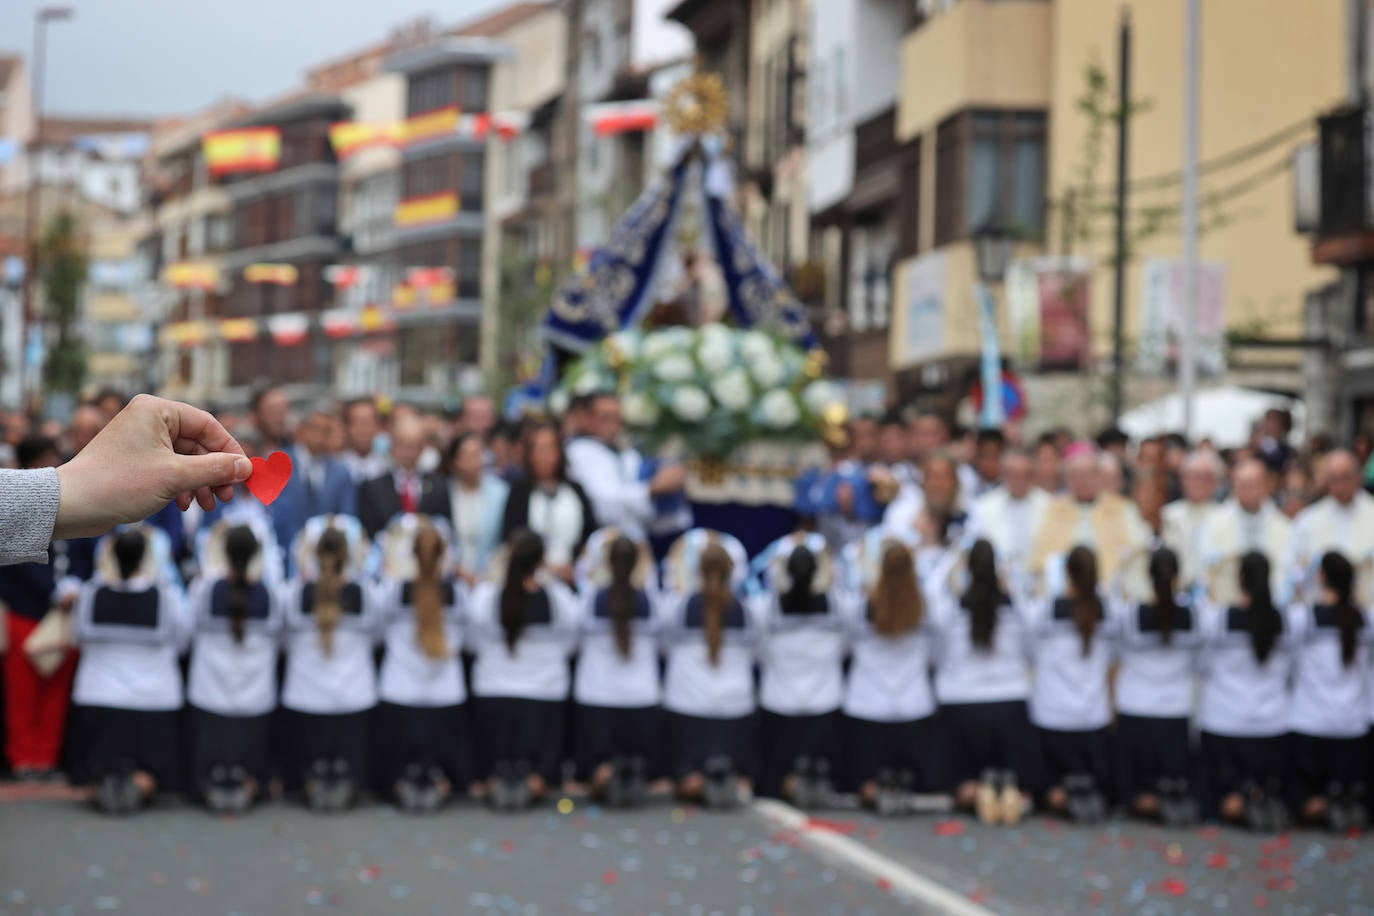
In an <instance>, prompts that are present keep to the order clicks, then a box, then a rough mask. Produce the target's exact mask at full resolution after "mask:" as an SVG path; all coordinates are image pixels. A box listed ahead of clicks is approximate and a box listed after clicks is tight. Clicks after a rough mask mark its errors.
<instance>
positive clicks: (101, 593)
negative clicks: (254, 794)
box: [72, 526, 190, 813]
mask: <svg viewBox="0 0 1374 916" xmlns="http://www.w3.org/2000/svg"><path fill="white" fill-rule="evenodd" d="M159 575H160V570H159V569H158V560H157V557H156V556H155V555H154V552H153V550H152V549H151V546H150V541H149V538H148V533H147V531H146V530H144V529H143V527H141V526H134V527H131V528H127V529H125V530H123V531H120V532H118V533H117V534H112V535H110V536H108V537H106V538H104V539H103V540H102V541H101V542H100V544H99V546H98V548H97V556H96V573H95V575H94V577H92V579H91V581H89V582H87V583H86V584H85V585H84V586H82V588H81V591H80V594H79V595H78V597H77V601H76V607H75V610H74V611H73V617H74V619H73V626H72V631H73V637H74V639H75V641H76V643H77V645H79V646H80V647H81V660H80V662H79V663H78V664H77V669H76V681H75V684H74V686H73V688H72V702H73V704H74V705H75V707H76V708H75V734H74V736H73V737H74V741H75V742H76V747H77V748H78V749H79V751H78V774H79V775H78V780H77V781H82V779H83V778H84V779H85V780H88V781H90V782H93V783H95V784H96V785H97V786H98V790H97V793H96V796H95V798H96V804H97V805H98V806H99V807H100V808H101V809H102V810H104V811H107V812H110V813H127V812H130V811H133V810H135V809H137V808H139V807H141V806H143V805H144V804H146V803H147V802H148V801H149V800H150V799H152V797H153V795H154V794H155V793H157V792H159V791H164V792H165V791H173V790H175V789H176V787H177V776H178V773H179V767H180V760H179V757H178V754H177V749H178V747H180V742H179V739H178V728H177V720H178V717H179V715H180V711H181V704H182V684H181V669H180V667H179V665H178V659H179V656H180V655H181V652H182V651H183V650H184V649H185V647H186V642H187V639H188V638H189V636H190V624H189V620H188V619H187V615H186V613H185V606H184V603H183V601H182V598H181V595H180V594H179V593H178V592H177V590H176V589H174V588H173V587H171V586H170V585H169V584H167V583H165V582H159V581H158V580H159Z"/></svg>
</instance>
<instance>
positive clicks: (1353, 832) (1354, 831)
mask: <svg viewBox="0 0 1374 916" xmlns="http://www.w3.org/2000/svg"><path fill="white" fill-rule="evenodd" d="M1345 836H1346V838H1347V839H1351V840H1358V839H1359V838H1360V828H1359V827H1350V828H1348V829H1347V830H1346V831H1345Z"/></svg>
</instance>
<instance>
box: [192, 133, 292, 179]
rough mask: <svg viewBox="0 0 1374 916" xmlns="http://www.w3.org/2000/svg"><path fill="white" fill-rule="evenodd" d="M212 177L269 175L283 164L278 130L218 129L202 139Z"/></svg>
mask: <svg viewBox="0 0 1374 916" xmlns="http://www.w3.org/2000/svg"><path fill="white" fill-rule="evenodd" d="M201 152H202V153H203V154H204V156H205V167H206V168H207V169H209V171H210V174H211V176H213V177H218V176H220V175H228V174H230V173H232V172H270V171H272V170H273V169H275V168H276V167H277V163H278V162H280V161H281V131H280V130H278V129H277V128H275V127H244V128H239V129H237V130H215V131H211V132H210V133H208V134H206V135H205V136H203V137H202V138H201Z"/></svg>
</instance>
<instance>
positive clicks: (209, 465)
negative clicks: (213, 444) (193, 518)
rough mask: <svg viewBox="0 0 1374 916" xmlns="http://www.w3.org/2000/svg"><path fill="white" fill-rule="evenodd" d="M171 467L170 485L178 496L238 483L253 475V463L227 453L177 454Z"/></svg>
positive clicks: (240, 456)
mask: <svg viewBox="0 0 1374 916" xmlns="http://www.w3.org/2000/svg"><path fill="white" fill-rule="evenodd" d="M172 468H173V470H172V486H173V488H174V489H175V490H176V492H178V493H186V492H189V491H194V490H198V489H200V488H201V487H225V486H229V485H230V484H235V483H240V482H242V481H244V480H247V479H248V475H249V474H251V473H252V472H253V464H252V462H250V461H249V460H248V459H247V458H245V457H243V456H242V455H234V454H232V453H230V452H211V453H210V454H208V455H178V456H177V457H176V462H175V463H174V464H173V465H172Z"/></svg>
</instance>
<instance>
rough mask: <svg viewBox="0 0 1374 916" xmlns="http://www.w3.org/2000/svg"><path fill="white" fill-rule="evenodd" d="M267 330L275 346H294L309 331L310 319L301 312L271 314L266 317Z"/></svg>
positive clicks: (302, 339) (303, 338)
mask: <svg viewBox="0 0 1374 916" xmlns="http://www.w3.org/2000/svg"><path fill="white" fill-rule="evenodd" d="M267 330H268V331H269V332H271V334H272V341H273V342H274V343H275V344H276V345H277V346H279V347H294V346H296V345H297V344H299V343H303V342H304V341H305V338H306V336H307V335H308V334H309V333H310V321H309V319H307V318H306V317H305V316H304V315H301V314H290V315H273V316H272V317H271V318H268V319H267Z"/></svg>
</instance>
